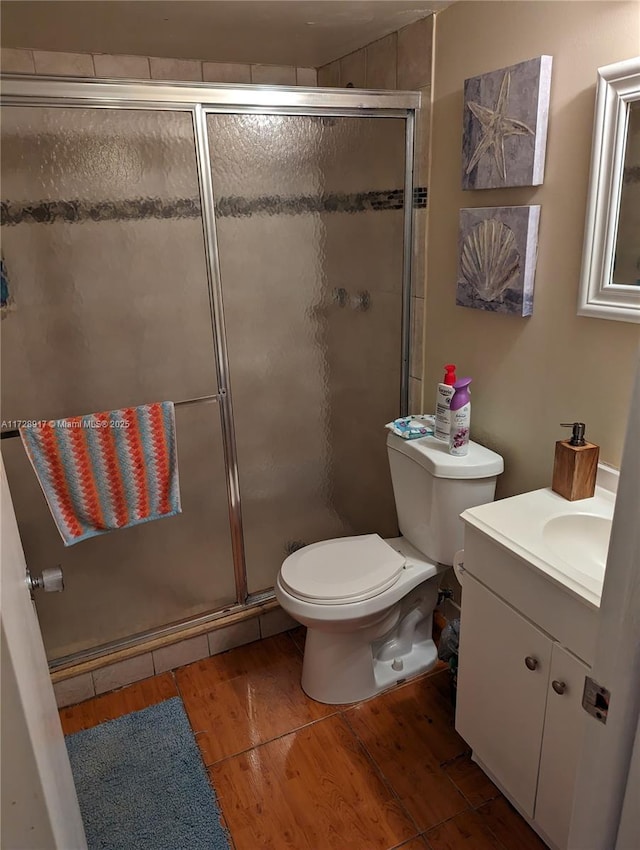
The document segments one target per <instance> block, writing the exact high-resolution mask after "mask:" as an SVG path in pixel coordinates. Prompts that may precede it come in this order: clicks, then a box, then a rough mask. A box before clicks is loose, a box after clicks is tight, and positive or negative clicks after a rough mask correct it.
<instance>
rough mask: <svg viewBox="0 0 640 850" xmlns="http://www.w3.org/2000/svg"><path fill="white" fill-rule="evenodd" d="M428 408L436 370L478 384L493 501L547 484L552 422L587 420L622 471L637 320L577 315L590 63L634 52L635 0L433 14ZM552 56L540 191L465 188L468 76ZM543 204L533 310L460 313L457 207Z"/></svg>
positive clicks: (477, 407) (638, 18)
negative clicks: (449, 367) (495, 482)
mask: <svg viewBox="0 0 640 850" xmlns="http://www.w3.org/2000/svg"><path fill="white" fill-rule="evenodd" d="M435 29H436V35H435V61H434V80H433V89H434V90H433V124H432V148H431V177H430V182H429V223H428V230H427V238H428V254H427V298H426V326H425V346H426V349H425V372H424V375H425V392H424V408H425V409H426V410H430V409H432V407H433V398H432V396H433V392H432V390H433V391H435V385H436V382H437V381H438V380H441V374H442V365H443V364H444V363H449V362H455V363H457V365H458V374H459V375H463V374H464V375H467V374H468V375H471V376H473V378H474V384H473V404H472V423H471V424H472V436H473V437H474V438H475V439H476V440H478V441H480V442H483V443H485V444H486V445H488V446H490V447H492V448H494V449H495V450H497V451H499V452H500V453H501V454H502V455H503V456H504V458H505V464H506V471H505V474H504V475H503V476H502V478H501V480H500V482H499V488H498V495H499V496H507V495H511V494H514V493H519V492H523V491H525V490H529V489H535V488H537V487H546V486H548V485H549V484H550V482H551V472H552V467H553V455H554V444H555V441H556V440H557V439H561V438H562V437H563V435H564V433H565V432H564V430H563V429H562V428H560V427H559V423H560V422H569V421H572V420H581V421H584V422H586V423H587V437H588V438H589V439H590V440H591V441H593V442H595V443H597V444H599V445H600V446H601V459H602V460H603V461H606V462H608V463H611V464H614V465H618V464H619V462H620V458H621V451H622V443H623V439H624V431H625V425H626V416H627V409H628V403H629V394H630V388H631V377H632V372H633V368H634V363H635V361H636V358H637V353H636V352H637V349H638V342H639V341H640V331H639V329H638V326H637V325H632V324H628V323H624V322H614V321H610V320H602V319H592V318H582V317H578V316H576V304H577V296H578V281H579V276H580V265H581V257H582V239H583V229H584V216H585V204H586V197H587V183H588V180H589V165H590V152H591V134H592V126H593V107H594V96H595V81H596V69H597V68H598V67H599V66H601V65H605V64H608V63H611V62H615V61H618V60H621V59H627V58H629V57H631V56H634V55H637V54H638V52H640V4H638V3H637V2H626V3H618V2H518V3H516V2H508V3H505V2H502V3H497V2H461V3H455V4H454V5H453V6H450V7H449V8H447V9H445V10H444V11H442V12H440V13H438V15H437V16H436V24H435ZM543 53H546V54H550V55H552V56H553V73H552V81H551V108H550V118H549V135H548V144H547V162H546V172H545V179H544V185H543V186H540V187H537V188H517V189H501V190H490V191H476V192H463V191H462V190H461V188H460V187H461V134H462V110H463V102H462V86H463V81H464V79H465V78H466V77H470V76H474V75H476V74H482V73H484V72H487V71H492V70H495V69H497V68H501V67H503V66H506V65H510V64H513V63H516V62H521V61H523V60H525V59H530V58H533V57H535V56H538V55H540V54H543ZM529 203H533V204H541V206H542V211H541V220H540V232H539V251H538V265H537V274H536V284H535V298H534V309H533V316H532V317H530V318H528V319H522V318H517V317H511V316H504V315H498V314H495V313H488V312H483V311H480V310H472V309H468V308H464V307H457V306H456V303H455V287H456V264H457V238H458V214H459V210H460V208H462V207H472V206H475V207H480V206H499V205H517V204H529Z"/></svg>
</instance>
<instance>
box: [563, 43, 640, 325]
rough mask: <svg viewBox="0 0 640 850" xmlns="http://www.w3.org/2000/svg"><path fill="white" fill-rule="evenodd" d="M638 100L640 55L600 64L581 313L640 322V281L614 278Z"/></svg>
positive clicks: (581, 288) (583, 259) (580, 298)
mask: <svg viewBox="0 0 640 850" xmlns="http://www.w3.org/2000/svg"><path fill="white" fill-rule="evenodd" d="M634 100H640V56H638V57H636V58H634V59H627V60H626V61H624V62H616V63H615V64H614V65H605V66H604V67H603V68H598V88H597V92H596V109H595V120H594V131H593V152H592V154H591V179H590V185H589V197H588V201H587V218H586V225H585V235H584V249H583V257H582V275H581V280H580V296H579V299H578V315H579V316H592V317H597V318H600V319H615V320H617V321H619V322H640V287H638V286H623V285H620V284H614V283H612V282H611V273H612V269H613V257H614V252H615V245H616V236H617V232H618V211H619V205H620V193H621V190H622V174H623V169H624V156H625V147H626V141H627V125H628V120H629V103H631V102H632V101H634Z"/></svg>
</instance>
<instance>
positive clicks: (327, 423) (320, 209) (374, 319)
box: [208, 115, 405, 592]
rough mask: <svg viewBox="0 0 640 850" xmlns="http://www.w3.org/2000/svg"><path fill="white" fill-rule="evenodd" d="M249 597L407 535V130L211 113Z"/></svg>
mask: <svg viewBox="0 0 640 850" xmlns="http://www.w3.org/2000/svg"><path fill="white" fill-rule="evenodd" d="M208 129H209V145H210V153H211V161H212V174H213V183H214V192H215V196H216V208H217V231H218V245H219V252H220V266H221V275H222V286H223V293H224V306H225V321H226V328H227V342H228V348H229V357H230V369H231V390H232V397H233V405H234V415H235V426H236V440H237V447H238V463H239V474H240V488H241V498H242V510H243V525H244V535H245V550H246V563H247V579H248V586H249V591H250V592H257V591H259V590H261V589H264V588H267V587H271V586H273V584H274V581H275V577H276V574H277V571H278V569H279V567H280V564H281V563H282V560H283V559H284V557H286V555H287V554H288V552H289V551H291V550H292V549H294V548H296V547H298V546H300V545H302V544H305V543H311V542H314V541H317V540H322V539H325V538H328V537H336V536H342V535H348V534H360V533H365V532H378V533H380V534H382V535H383V536H390V535H393V534H397V525H396V516H395V508H394V503H393V495H392V489H391V481H390V477H389V471H388V463H387V455H386V448H385V438H386V431H385V429H384V424H385V422H388V421H389V420H391V419H393V418H395V417H396V416H398V415H399V408H400V364H401V327H402V271H403V208H404V200H403V192H402V188H403V185H404V164H405V160H404V156H405V122H404V120H402V119H389V118H366V119H365V118H320V117H302V116H259V115H255V116H254V115H252V116H240V115H209V116H208Z"/></svg>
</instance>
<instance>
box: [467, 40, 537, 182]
mask: <svg viewBox="0 0 640 850" xmlns="http://www.w3.org/2000/svg"><path fill="white" fill-rule="evenodd" d="M551 62H552V58H551V56H538V57H537V58H536V59H530V60H528V61H527V62H520V63H519V64H517V65H511V66H510V67H508V68H502V69H501V70H498V71H491V72H490V73H488V74H482V75H481V76H479V77H471V78H469V79H468V80H465V82H464V121H463V135H462V188H463V189H498V188H502V187H508V186H539V185H540V184H541V183H542V180H543V176H544V155H545V147H546V141H547V121H548V117H549V93H550V88H551Z"/></svg>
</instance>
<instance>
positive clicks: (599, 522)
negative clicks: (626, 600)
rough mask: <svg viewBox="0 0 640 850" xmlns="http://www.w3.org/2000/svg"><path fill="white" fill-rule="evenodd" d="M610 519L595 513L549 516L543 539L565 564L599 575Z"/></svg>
mask: <svg viewBox="0 0 640 850" xmlns="http://www.w3.org/2000/svg"><path fill="white" fill-rule="evenodd" d="M610 536H611V520H610V519H608V518H607V517H603V516H598V514H564V515H561V516H556V517H553V518H552V519H550V520H548V521H547V522H546V523H545V524H544V527H543V529H542V539H543V541H544V543H546V545H547V546H548V547H549V548H550V549H552V550H553V551H554V552H555V554H556V555H557V556H558V557H559V558H562V559H563V560H564V561H566V562H567V563H568V564H571V566H572V567H573V568H574V569H576V570H579V571H580V572H582V573H586V574H587V575H591V576H601V575H603V574H604V570H605V567H606V564H607V552H608V551H609V538H610Z"/></svg>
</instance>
